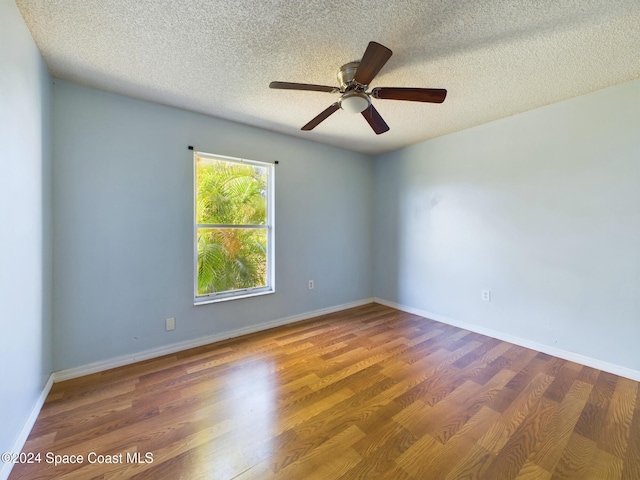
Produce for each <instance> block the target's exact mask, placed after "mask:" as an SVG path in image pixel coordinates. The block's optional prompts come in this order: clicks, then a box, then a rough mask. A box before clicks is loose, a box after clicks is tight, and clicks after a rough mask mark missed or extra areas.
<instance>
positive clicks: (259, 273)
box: [196, 158, 267, 295]
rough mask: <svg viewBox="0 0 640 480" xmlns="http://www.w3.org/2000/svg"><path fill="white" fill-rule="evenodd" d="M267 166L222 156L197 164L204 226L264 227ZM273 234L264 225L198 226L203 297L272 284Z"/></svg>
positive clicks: (200, 216)
mask: <svg viewBox="0 0 640 480" xmlns="http://www.w3.org/2000/svg"><path fill="white" fill-rule="evenodd" d="M266 174H267V172H266V169H265V168H262V167H254V166H251V165H242V164H236V163H232V162H225V161H222V160H210V159H201V158H199V159H198V160H197V164H196V188H197V192H196V193H197V196H196V202H197V203H196V222H197V223H198V224H221V225H227V226H228V225H264V224H266V220H267V202H266V191H267V175H266ZM266 267H267V232H266V230H265V229H261V228H222V227H216V228H209V227H203V228H198V295H206V294H208V293H213V292H224V291H228V290H236V289H241V288H252V287H259V286H263V285H266V273H267V268H266Z"/></svg>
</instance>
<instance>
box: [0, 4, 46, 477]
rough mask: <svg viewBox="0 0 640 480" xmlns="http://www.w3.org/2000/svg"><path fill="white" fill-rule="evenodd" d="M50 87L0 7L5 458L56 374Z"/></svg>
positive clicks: (8, 8)
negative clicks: (53, 357)
mask: <svg viewBox="0 0 640 480" xmlns="http://www.w3.org/2000/svg"><path fill="white" fill-rule="evenodd" d="M50 83H51V80H50V78H49V74H48V73H47V69H46V67H45V65H44V62H43V61H42V58H41V57H40V53H39V52H38V49H37V48H36V46H35V44H34V42H33V40H32V39H31V35H30V34H29V31H28V30H27V28H26V26H25V25H24V23H23V21H22V17H21V16H20V12H19V11H18V9H17V7H16V5H15V3H14V2H13V1H10V0H1V1H0V225H1V227H0V228H1V229H2V230H1V231H0V318H1V320H0V322H1V326H2V333H1V334H0V452H5V451H11V450H12V448H13V446H14V442H15V441H16V439H17V438H18V437H19V435H20V433H21V432H23V427H24V426H25V424H26V422H27V420H28V418H29V415H30V413H31V411H32V409H33V407H34V406H35V405H36V403H37V401H38V398H39V397H40V394H41V393H42V390H43V387H44V385H45V384H46V382H47V379H48V378H49V375H50V374H51V161H50V157H51V155H50V153H51V148H50V135H49V125H50V118H49V113H50V89H51V88H50V87H51V85H50ZM7 471H8V465H0V478H1V477H2V476H4V475H5V473H6V472H7Z"/></svg>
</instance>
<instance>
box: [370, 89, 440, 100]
mask: <svg viewBox="0 0 640 480" xmlns="http://www.w3.org/2000/svg"><path fill="white" fill-rule="evenodd" d="M371 96H372V97H373V98H384V99H387V100H407V101H409V102H429V103H442V102H444V99H445V97H446V96H447V91H446V90H445V89H444V88H395V87H377V88H374V89H373V90H372V91H371Z"/></svg>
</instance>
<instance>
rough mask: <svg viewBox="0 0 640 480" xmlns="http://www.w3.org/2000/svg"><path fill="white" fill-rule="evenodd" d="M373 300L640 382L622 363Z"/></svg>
mask: <svg viewBox="0 0 640 480" xmlns="http://www.w3.org/2000/svg"><path fill="white" fill-rule="evenodd" d="M373 301H374V302H376V303H379V304H381V305H386V306H387V307H391V308H395V309H396V310H402V311H403V312H407V313H413V314H415V315H419V316H421V317H425V318H429V319H431V320H435V321H436V322H440V323H446V324H448V325H453V326H454V327H458V328H462V329H464V330H469V331H471V332H475V333H479V334H481V335H486V336H488V337H492V338H497V339H498V340H502V341H504V342H509V343H513V344H515V345H519V346H521V347H525V348H530V349H532V350H536V351H538V352H543V353H546V354H548V355H552V356H554V357H558V358H562V359H564V360H569V361H571V362H576V363H580V364H582V365H586V366H588V367H593V368H595V369H598V370H603V371H605V372H609V373H613V374H614V375H619V376H621V377H625V378H630V379H631V380H635V381H637V382H640V371H638V370H634V369H632V368H628V367H623V366H621V365H616V364H614V363H609V362H605V361H603V360H599V359H597V358H593V357H588V356H586V355H582V354H580V353H575V352H570V351H568V350H563V349H561V348H557V347H552V346H549V345H545V344H542V343H537V342H534V341H532V340H528V339H526V338H522V337H516V336H515V335H510V334H508V333H504V332H500V331H498V330H493V329H491V328H485V327H481V326H478V325H474V324H472V323H466V322H461V321H458V320H454V319H452V318H449V317H445V316H443V315H438V314H437V313H432V312H427V311H425V310H420V309H419V308H413V307H408V306H406V305H401V304H398V303H395V302H390V301H388V300H384V299H382V298H377V297H375V298H374V299H373Z"/></svg>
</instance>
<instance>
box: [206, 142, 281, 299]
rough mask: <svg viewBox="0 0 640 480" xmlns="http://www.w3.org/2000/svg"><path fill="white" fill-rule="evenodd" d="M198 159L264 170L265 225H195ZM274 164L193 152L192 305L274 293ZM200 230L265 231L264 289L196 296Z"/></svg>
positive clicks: (238, 290)
mask: <svg viewBox="0 0 640 480" xmlns="http://www.w3.org/2000/svg"><path fill="white" fill-rule="evenodd" d="M198 157H200V158H204V159H212V160H220V161H224V162H229V163H236V164H240V165H255V166H257V167H261V168H266V175H267V182H266V190H267V194H266V210H267V215H266V219H265V224H259V225H253V224H251V225H249V224H231V225H229V224H208V223H203V224H200V223H198V172H197V163H198ZM274 177H275V162H263V161H258V160H248V159H245V158H236V157H229V156H225V155H218V154H214V153H207V152H200V151H196V150H193V304H194V305H206V304H209V303H218V302H224V301H228V300H235V299H239V298H249V297H255V296H259V295H268V294H270V293H274V292H275V261H274V260H275V228H274V217H275V215H274V210H275V208H274V207H275V178H274ZM203 228H258V229H264V230H265V231H266V237H267V255H266V257H267V258H266V260H267V273H266V285H264V286H261V287H252V288H240V289H235V290H226V291H223V292H213V293H208V294H205V295H198V230H199V229H203Z"/></svg>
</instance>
